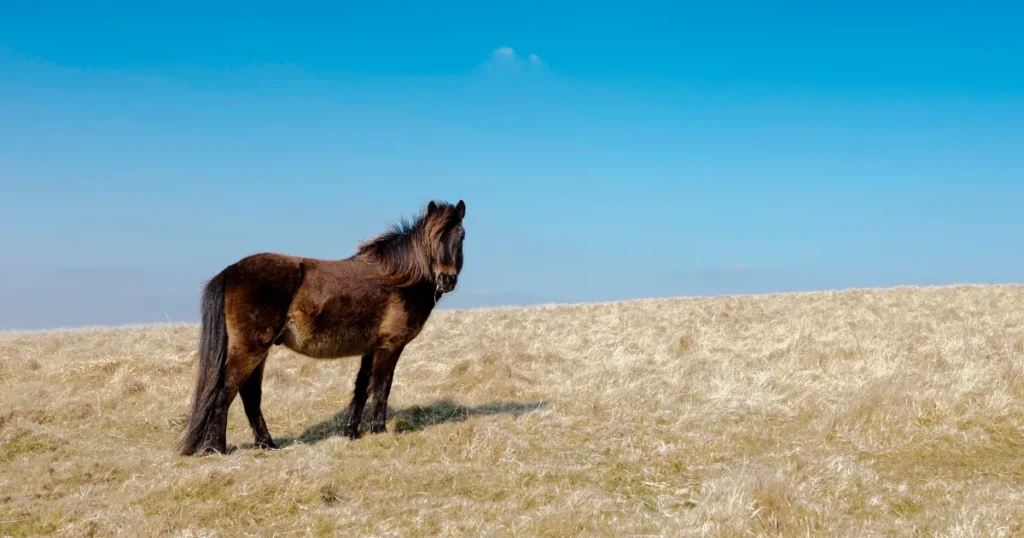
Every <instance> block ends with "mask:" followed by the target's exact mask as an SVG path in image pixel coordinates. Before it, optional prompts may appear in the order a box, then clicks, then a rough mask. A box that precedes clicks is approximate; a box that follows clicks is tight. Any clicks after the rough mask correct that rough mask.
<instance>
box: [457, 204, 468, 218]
mask: <svg viewBox="0 0 1024 538" xmlns="http://www.w3.org/2000/svg"><path fill="white" fill-rule="evenodd" d="M455 212H456V213H458V214H459V218H460V219H464V218H466V202H463V201H462V200H459V203H458V204H457V205H456V206H455Z"/></svg>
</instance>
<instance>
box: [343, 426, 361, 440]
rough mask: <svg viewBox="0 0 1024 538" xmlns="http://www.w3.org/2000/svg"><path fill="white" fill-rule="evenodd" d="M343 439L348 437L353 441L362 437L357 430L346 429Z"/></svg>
mask: <svg viewBox="0 0 1024 538" xmlns="http://www.w3.org/2000/svg"><path fill="white" fill-rule="evenodd" d="M345 437H348V438H349V439H351V440H353V441H355V440H356V439H359V438H360V437H362V435H360V434H359V430H357V429H351V428H346V429H345Z"/></svg>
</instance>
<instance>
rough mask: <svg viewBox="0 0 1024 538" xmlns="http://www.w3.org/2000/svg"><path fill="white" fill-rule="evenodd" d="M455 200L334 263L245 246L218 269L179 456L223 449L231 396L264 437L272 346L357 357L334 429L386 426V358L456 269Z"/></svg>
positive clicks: (391, 366)
mask: <svg viewBox="0 0 1024 538" xmlns="http://www.w3.org/2000/svg"><path fill="white" fill-rule="evenodd" d="M465 211H466V206H465V203H463V202H462V201H461V200H460V201H459V203H458V204H456V205H451V204H446V203H440V204H439V203H435V202H431V203H430V204H429V205H428V207H427V211H426V212H425V213H424V214H423V215H422V216H421V217H419V218H417V219H416V220H415V221H413V222H412V223H406V222H402V223H400V224H399V225H398V226H395V227H394V228H393V229H391V230H390V231H389V232H387V233H385V234H383V235H381V236H379V237H377V238H375V239H373V240H371V241H369V242H367V243H364V244H363V245H360V247H359V249H358V251H357V253H356V254H355V255H353V256H351V257H349V258H345V259H342V260H319V259H312V258H301V257H297V256H287V255H284V254H275V253H263V254H255V255H252V256H249V257H246V258H243V259H241V260H239V261H238V262H236V263H234V264H232V265H230V266H228V267H226V268H225V269H224V270H223V271H221V272H220V273H219V274H218V275H217V276H215V277H214V278H213V279H211V280H210V282H209V283H208V284H207V286H206V288H205V289H204V291H203V300H202V330H201V338H200V346H199V365H198V372H197V379H196V386H195V393H194V395H193V400H192V412H191V417H190V419H189V425H188V430H187V433H186V435H185V438H184V439H183V440H182V444H181V454H182V455H192V454H196V453H204V452H208V451H213V452H220V453H224V452H226V445H227V443H226V439H225V436H226V429H227V415H228V408H229V407H230V405H231V402H232V401H233V400H234V398H235V396H236V395H240V396H241V398H242V403H243V405H244V408H245V414H246V416H247V418H248V419H249V425H250V426H251V428H252V431H253V436H254V438H255V441H256V445H257V446H261V447H266V448H273V447H274V446H275V444H274V441H273V439H272V438H271V436H270V432H269V431H267V425H266V423H265V422H264V420H263V412H262V411H261V408H260V400H261V396H262V383H263V367H264V363H265V361H266V358H267V355H268V353H269V351H270V348H271V346H273V345H284V346H287V347H288V348H291V349H293V350H295V351H296V352H298V353H301V354H303V355H306V356H309V357H314V358H321V359H333V358H342V357H356V356H360V357H362V359H361V363H360V367H359V372H358V374H356V380H355V387H354V390H353V396H352V401H351V404H350V405H349V410H350V411H351V414H350V419H349V421H348V423H347V424H346V427H345V434H346V435H347V436H349V437H350V438H352V439H356V438H358V437H359V435H360V434H359V426H360V421H361V418H362V414H363V408H364V406H365V404H366V400H367V398H368V397H369V396H370V395H373V398H374V401H373V409H372V416H371V419H370V431H371V432H373V433H380V432H384V431H385V425H384V424H385V421H386V419H387V404H388V396H389V394H390V392H391V381H392V377H393V375H394V371H395V365H396V364H397V363H398V359H399V357H400V356H401V354H402V351H403V350H404V349H405V346H406V345H407V344H408V343H409V342H410V341H412V340H413V339H414V338H416V336H417V335H419V333H420V331H421V330H422V329H423V325H424V324H425V323H426V322H427V318H428V317H429V316H430V313H431V312H432V311H433V309H434V306H435V304H436V303H437V300H438V298H439V297H440V295H442V294H443V293H447V292H450V291H453V290H454V288H455V285H456V283H457V280H458V275H459V273H460V272H461V270H462V242H463V239H464V237H465V231H464V229H463V227H462V219H463V217H464V216H465Z"/></svg>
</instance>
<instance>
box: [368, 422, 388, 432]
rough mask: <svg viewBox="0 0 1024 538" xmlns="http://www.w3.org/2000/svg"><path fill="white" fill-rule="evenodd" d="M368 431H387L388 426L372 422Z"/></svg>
mask: <svg viewBox="0 0 1024 538" xmlns="http://www.w3.org/2000/svg"><path fill="white" fill-rule="evenodd" d="M370 433H372V434H374V435H376V434H380V433H388V427H387V426H385V425H384V424H373V425H371V426H370Z"/></svg>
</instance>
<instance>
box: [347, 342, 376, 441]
mask: <svg viewBox="0 0 1024 538" xmlns="http://www.w3.org/2000/svg"><path fill="white" fill-rule="evenodd" d="M373 356H374V353H367V354H366V355H363V359H362V361H361V362H360V364H359V373H357V374H356V386H355V389H354V390H353V391H352V403H350V404H349V406H348V411H349V415H348V422H347V423H346V424H345V437H348V438H349V439H359V422H360V421H362V419H363V407H364V406H365V405H366V392H367V388H368V386H369V384H370V371H371V370H372V369H373Z"/></svg>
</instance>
